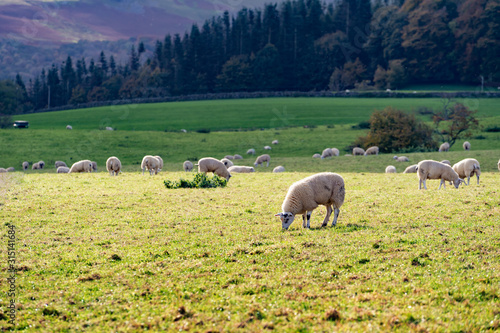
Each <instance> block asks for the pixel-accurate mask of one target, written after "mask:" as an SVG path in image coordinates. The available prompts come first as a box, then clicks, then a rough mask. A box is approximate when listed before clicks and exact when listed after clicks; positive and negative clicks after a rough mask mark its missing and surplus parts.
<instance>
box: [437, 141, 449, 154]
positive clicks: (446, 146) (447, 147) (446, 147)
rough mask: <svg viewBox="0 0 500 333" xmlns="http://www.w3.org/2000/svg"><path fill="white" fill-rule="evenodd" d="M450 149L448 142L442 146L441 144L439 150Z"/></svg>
mask: <svg viewBox="0 0 500 333" xmlns="http://www.w3.org/2000/svg"><path fill="white" fill-rule="evenodd" d="M448 150H450V144H449V143H448V142H445V143H443V144H442V145H441V146H439V151H440V152H444V151H448Z"/></svg>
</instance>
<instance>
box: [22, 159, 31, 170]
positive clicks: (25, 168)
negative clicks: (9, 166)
mask: <svg viewBox="0 0 500 333" xmlns="http://www.w3.org/2000/svg"><path fill="white" fill-rule="evenodd" d="M29 166H30V164H29V163H28V162H27V161H24V162H23V170H28V168H29Z"/></svg>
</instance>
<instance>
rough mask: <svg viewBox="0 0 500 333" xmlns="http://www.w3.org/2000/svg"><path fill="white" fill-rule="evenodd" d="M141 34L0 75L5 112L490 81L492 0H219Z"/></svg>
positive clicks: (496, 68)
mask: <svg viewBox="0 0 500 333" xmlns="http://www.w3.org/2000/svg"><path fill="white" fill-rule="evenodd" d="M144 51H145V47H144V44H143V43H139V44H138V45H134V46H132V47H131V49H130V50H129V60H128V62H127V63H124V64H122V63H119V64H118V63H116V61H115V59H114V58H113V57H112V56H110V57H107V56H106V55H105V53H104V52H101V53H100V55H99V57H97V60H95V59H90V60H87V59H85V58H81V59H77V60H76V61H75V59H72V58H71V57H69V56H68V57H67V59H66V61H64V62H63V63H61V64H53V65H52V67H51V68H48V69H43V70H42V71H41V73H40V75H38V76H37V77H36V78H34V79H30V80H29V82H27V83H25V82H24V81H23V79H22V77H21V76H20V75H18V76H17V77H16V79H15V80H5V81H0V107H1V108H2V109H3V110H4V111H3V113H5V114H14V113H23V112H29V111H32V110H38V109H44V108H48V107H57V106H62V105H68V104H71V105H76V104H80V103H87V102H95V101H108V100H117V99H132V98H149V97H163V96H176V95H187V94H204V93H217V92H243V91H244V92H252V91H324V90H333V91H342V90H346V89H359V90H369V89H383V90H385V89H399V88H402V87H404V86H405V85H407V84H409V83H412V84H414V83H457V82H461V83H473V84H477V83H478V82H480V81H479V80H483V82H486V84H492V85H493V84H495V85H498V83H499V82H500V60H499V58H498V54H500V4H499V3H498V1H495V0H437V1H436V0H406V1H402V0H377V1H375V2H372V1H370V0H339V1H337V2H335V3H323V2H321V1H320V0H293V1H290V0H288V1H285V2H282V3H280V4H268V5H265V6H264V7H263V8H259V9H249V8H244V9H242V10H240V11H239V12H237V13H235V14H234V15H230V13H228V12H225V13H224V14H223V15H221V16H217V17H213V18H211V19H209V20H206V21H205V22H204V23H203V24H202V25H201V26H199V25H198V24H193V26H192V28H191V30H190V31H189V32H186V33H185V34H184V35H182V36H181V35H179V34H176V35H173V36H172V35H166V36H165V38H164V39H163V40H158V41H156V43H155V45H154V51H153V53H152V55H151V56H146V53H145V52H144Z"/></svg>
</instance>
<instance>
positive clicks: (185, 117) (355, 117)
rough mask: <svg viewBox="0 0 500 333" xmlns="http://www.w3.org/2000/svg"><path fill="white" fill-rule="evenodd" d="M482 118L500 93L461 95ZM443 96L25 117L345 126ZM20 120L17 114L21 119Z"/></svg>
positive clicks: (48, 122) (175, 127)
mask: <svg viewBox="0 0 500 333" xmlns="http://www.w3.org/2000/svg"><path fill="white" fill-rule="evenodd" d="M457 101H459V102H462V103H464V104H465V105H466V106H468V107H470V108H471V109H473V110H478V114H477V116H478V117H479V118H490V117H494V118H495V123H496V124H500V115H499V114H498V105H499V104H500V100H499V99H498V98H491V99H489V98H467V99H457ZM442 105H443V100H441V99H439V98H404V99H403V98H401V99H398V98H261V99H241V100H214V101H195V102H172V103H156V104H139V105H137V104H133V105H123V106H109V107H99V108H89V109H78V110H68V111H57V112H48V113H37V114H29V115H22V116H19V117H20V118H22V119H23V120H28V121H30V128H31V129H49V130H57V129H65V128H66V125H68V124H70V125H72V126H73V129H82V130H97V129H102V128H105V127H106V126H109V127H113V128H116V129H118V130H119V131H180V130H181V129H186V130H188V131H195V130H199V129H201V128H205V129H211V130H212V131H220V130H227V129H231V130H234V129H240V128H241V129H250V128H281V127H287V126H300V127H302V126H304V125H309V126H311V125H316V126H319V125H335V126H338V125H342V124H356V123H359V122H361V121H366V120H368V119H369V118H370V115H371V114H372V112H373V111H374V110H381V109H384V108H385V107H386V106H393V107H395V108H399V109H402V110H406V111H412V110H416V109H417V108H418V107H420V106H425V107H428V108H439V107H442ZM16 119H17V118H16Z"/></svg>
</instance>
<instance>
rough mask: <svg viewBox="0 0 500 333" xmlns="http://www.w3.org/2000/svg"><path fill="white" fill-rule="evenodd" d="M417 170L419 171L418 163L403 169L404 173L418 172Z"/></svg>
mask: <svg viewBox="0 0 500 333" xmlns="http://www.w3.org/2000/svg"><path fill="white" fill-rule="evenodd" d="M416 172H417V165H416V164H413V165H410V166H409V167H407V168H406V169H405V171H403V173H416Z"/></svg>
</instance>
